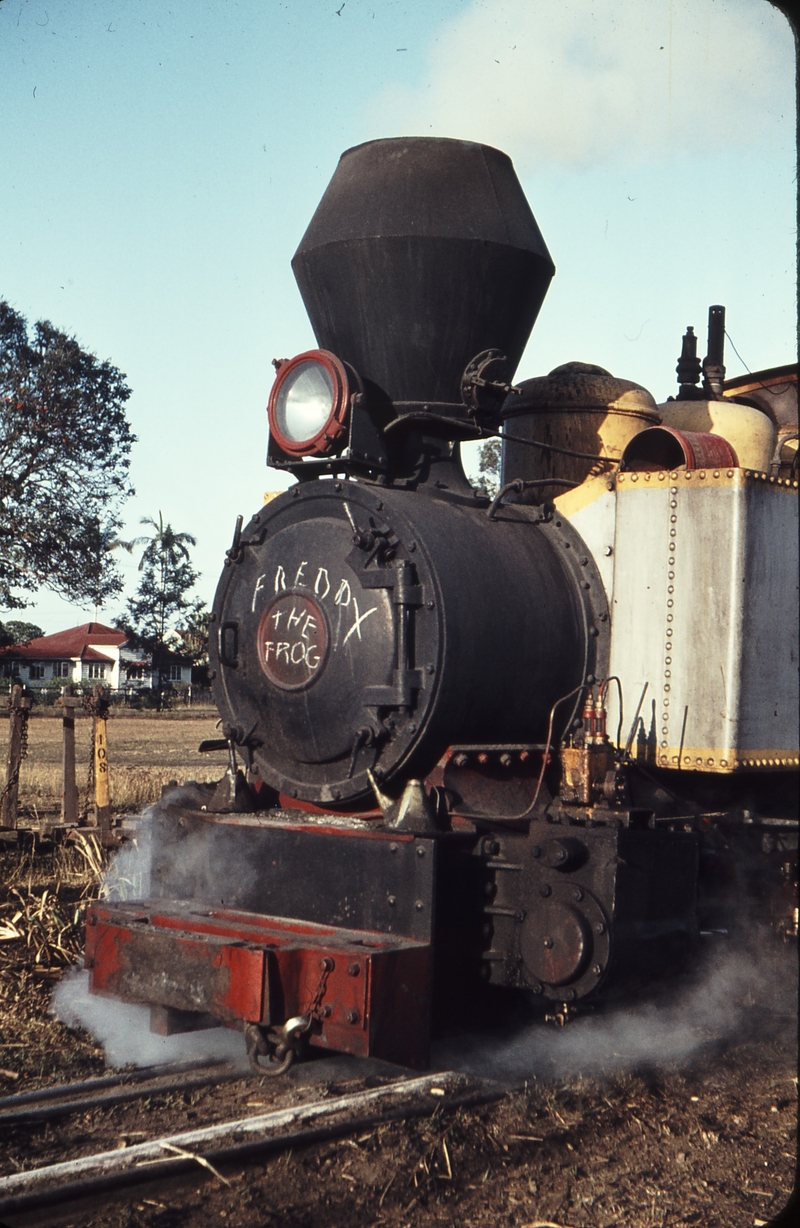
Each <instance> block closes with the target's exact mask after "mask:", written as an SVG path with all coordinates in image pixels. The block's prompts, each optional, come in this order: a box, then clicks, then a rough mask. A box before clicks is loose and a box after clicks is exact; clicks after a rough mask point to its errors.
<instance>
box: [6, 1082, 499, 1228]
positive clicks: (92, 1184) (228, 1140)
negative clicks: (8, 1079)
mask: <svg viewBox="0 0 800 1228" xmlns="http://www.w3.org/2000/svg"><path fill="white" fill-rule="evenodd" d="M510 1090H511V1087H510V1085H508V1084H501V1083H498V1082H494V1081H492V1080H488V1079H481V1078H475V1077H472V1076H468V1075H462V1074H456V1073H453V1072H452V1071H448V1072H445V1073H439V1074H432V1075H430V1074H429V1075H423V1076H421V1077H411V1078H401V1079H399V1080H396V1081H394V1082H392V1083H388V1084H385V1085H383V1086H382V1087H378V1088H370V1089H368V1090H366V1091H361V1092H356V1093H353V1094H350V1095H347V1096H340V1097H337V1098H336V1099H328V1100H322V1101H313V1102H309V1103H306V1104H300V1105H295V1106H293V1107H291V1108H284V1109H277V1110H273V1111H272V1112H269V1113H263V1114H258V1115H256V1116H251V1117H242V1118H238V1119H236V1120H234V1121H226V1122H219V1123H216V1124H215V1125H212V1126H203V1127H198V1128H196V1129H193V1130H188V1131H183V1132H181V1133H178V1134H172V1135H167V1136H164V1137H163V1138H158V1139H153V1140H151V1141H149V1142H146V1143H137V1144H135V1145H134V1146H132V1147H126V1148H125V1149H124V1150H115V1151H105V1152H99V1153H97V1154H95V1155H90V1156H82V1157H80V1158H79V1159H75V1160H66V1161H62V1162H60V1163H58V1164H48V1165H45V1166H44V1167H42V1168H36V1169H31V1170H29V1171H24V1172H19V1173H13V1174H11V1175H10V1176H7V1177H3V1178H0V1215H9V1214H12V1213H15V1212H16V1213H20V1212H24V1211H29V1210H34V1209H36V1208H39V1207H44V1206H47V1205H49V1204H51V1203H53V1202H55V1201H57V1202H59V1203H63V1202H65V1201H67V1200H75V1199H78V1198H82V1197H90V1196H92V1195H97V1194H99V1193H102V1192H104V1191H109V1190H113V1189H114V1188H117V1187H120V1186H126V1185H132V1184H138V1183H140V1182H143V1181H152V1180H160V1179H164V1178H166V1177H172V1176H174V1175H176V1174H179V1173H182V1172H185V1171H186V1170H187V1169H191V1168H192V1166H194V1165H195V1164H202V1163H203V1162H204V1161H205V1162H206V1163H213V1164H219V1163H225V1162H231V1161H243V1160H248V1159H250V1158H252V1157H254V1156H255V1155H257V1154H259V1153H261V1152H264V1151H270V1150H273V1151H274V1150H280V1149H285V1148H289V1147H294V1146H298V1145H308V1144H311V1143H314V1142H320V1141H322V1140H324V1139H328V1138H333V1137H335V1136H337V1135H342V1134H347V1133H350V1132H352V1131H355V1130H361V1129H363V1128H364V1127H366V1126H371V1125H377V1124H380V1123H385V1122H389V1121H393V1120H398V1119H408V1118H412V1117H419V1116H423V1115H424V1114H426V1113H430V1112H433V1111H435V1110H436V1109H437V1108H442V1109H452V1108H457V1107H461V1106H463V1105H472V1104H479V1103H486V1102H488V1101H491V1100H498V1099H500V1098H501V1097H502V1096H504V1095H506V1094H507V1092H509V1091H510Z"/></svg>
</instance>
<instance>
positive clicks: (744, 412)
mask: <svg viewBox="0 0 800 1228" xmlns="http://www.w3.org/2000/svg"><path fill="white" fill-rule="evenodd" d="M658 412H659V413H660V414H661V418H662V425H663V426H671V427H672V428H673V429H674V430H676V431H705V432H707V433H708V434H711V435H721V436H722V438H723V439H727V441H728V443H729V444H730V445H731V447H733V448H735V450H736V455H737V457H738V458H739V465H740V466H741V468H742V469H758V470H766V471H767V472H768V471H769V467H770V464H771V462H772V457H773V454H774V452H775V442H776V432H775V424H774V423H773V422H770V420H769V418H768V417H767V415H766V414H763V413H762V412H761V410H760V409H756V408H755V406H753V405H740V404H738V402H736V401H729V400H724V401H667V402H666V403H665V404H664V405H659V406H658Z"/></svg>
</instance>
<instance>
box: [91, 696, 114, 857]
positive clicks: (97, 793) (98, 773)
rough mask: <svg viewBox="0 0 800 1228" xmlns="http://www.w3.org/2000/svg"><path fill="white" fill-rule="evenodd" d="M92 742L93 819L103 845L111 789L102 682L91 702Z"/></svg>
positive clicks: (109, 820)
mask: <svg viewBox="0 0 800 1228" xmlns="http://www.w3.org/2000/svg"><path fill="white" fill-rule="evenodd" d="M92 711H93V714H94V716H93V721H92V743H93V746H94V821H95V823H96V824H97V826H98V827H99V828H100V839H101V843H102V844H103V845H106V844H107V843H108V840H109V835H110V830H111V791H110V781H109V775H108V692H107V691H106V688H105V687H104V686H102V684H100V683H98V684H97V686H96V687H95V688H94V698H93V703H92Z"/></svg>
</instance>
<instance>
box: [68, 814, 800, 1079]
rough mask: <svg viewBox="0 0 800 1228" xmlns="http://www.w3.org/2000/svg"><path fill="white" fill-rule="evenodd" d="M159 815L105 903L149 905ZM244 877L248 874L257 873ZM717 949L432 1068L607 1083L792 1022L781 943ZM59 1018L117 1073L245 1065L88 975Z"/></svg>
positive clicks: (227, 1036)
mask: <svg viewBox="0 0 800 1228" xmlns="http://www.w3.org/2000/svg"><path fill="white" fill-rule="evenodd" d="M181 798H182V795H181V791H180V790H177V791H175V792H173V793H172V794H171V795H170V796H169V798H168V801H170V802H177V803H180V801H181ZM187 800H188V799H187ZM154 811H155V807H151V808H150V809H149V810H148V811H145V813H144V815H143V817H142V819H141V821H140V823H139V826H138V829H137V832H136V836H135V839H134V840H133V841H131V843H130V844H128V845H126V846H124V847H123V848H122V849H120V850H119V851H118V852H117V854H116V856H115V857H114V859H113V861H112V862H111V865H110V866H109V868H108V871H107V873H106V875H105V878H104V881H103V885H102V888H101V896H102V898H104V899H108V900H131V899H146V898H147V896H148V894H149V890H150V868H151V860H152V819H153V814H154ZM207 843H208V842H207V840H204V839H203V838H202V837H198V838H197V839H196V840H191V839H188V840H185V841H183V842H182V844H181V846H180V853H179V856H180V864H181V869H182V870H183V871H187V872H189V873H191V869H192V866H193V865H196V866H198V867H199V868H202V863H203V861H204V860H207V858H208V848H207ZM229 869H230V867H229ZM239 870H241V874H242V875H245V874H246V873H251V872H252V867H247V868H246V867H240V868H238V867H237V873H239ZM234 878H235V875H234ZM762 939H763V936H762ZM710 941H711V948H710V949H709V950H708V951H707V952H706V954H705V959H704V961H703V962H702V963H700V964H699V965H698V966H697V968H696V969H695V971H694V973H693V974H692V975H691V977H690V978H686V979H683V980H681V979H675V980H673V981H671V982H665V983H663V984H661V985H659V986H658V987H657V989H656V990H655V991H654V992H653V993H651V994H649V995H648V996H646V997H645V998H644V999H639V1000H638V1001H634V1000H632V998H631V999H628V1000H626V1001H625V1002H624V1003H620V1004H615V1005H612V1006H601V1008H600V1009H599V1010H598V1011H597V1013H587V1014H585V1015H580V1014H579V1015H578V1017H577V1018H575V1019H573V1020H572V1021H571V1022H570V1023H569V1025H568V1026H567V1027H565V1028H556V1027H554V1026H551V1025H548V1024H546V1023H544V1022H543V1021H542V1020H541V1018H540V1017H538V1016H537V1017H536V1018H535V1019H533V1018H532V1019H531V1021H530V1022H525V1023H524V1024H521V1025H519V1026H517V1028H516V1030H514V1031H511V1030H509V1031H508V1032H506V1033H504V1034H503V1035H502V1036H501V1037H498V1036H497V1035H493V1036H489V1035H486V1034H480V1035H466V1036H460V1037H457V1038H454V1039H449V1040H446V1041H442V1042H440V1043H438V1044H437V1045H436V1046H435V1047H434V1059H435V1064H436V1066H438V1067H439V1068H440V1069H444V1068H450V1069H457V1070H464V1071H468V1072H471V1073H475V1074H482V1075H488V1076H492V1077H496V1078H503V1079H511V1080H515V1081H518V1080H520V1079H529V1078H540V1079H545V1080H546V1079H552V1078H557V1079H563V1078H569V1077H572V1076H576V1075H589V1076H591V1075H609V1074H613V1073H615V1072H620V1071H623V1070H634V1069H636V1068H637V1067H639V1066H642V1065H647V1066H651V1067H659V1068H664V1067H668V1066H671V1065H675V1064H678V1063H682V1062H686V1061H688V1060H689V1059H691V1058H692V1056H693V1055H695V1054H697V1053H698V1052H700V1051H701V1050H702V1049H703V1048H704V1047H705V1046H708V1045H710V1044H713V1043H714V1042H719V1041H724V1040H725V1039H726V1038H729V1037H734V1036H736V1035H740V1034H741V1033H742V1030H743V1025H744V1024H745V1022H746V1018H747V1013H748V1009H749V1008H751V1007H752V1006H753V1005H755V1004H757V1005H758V1008H759V1012H760V1015H761V1017H762V1018H764V1017H775V1016H780V1015H784V1016H786V1017H789V1018H794V1017H796V1011H797V968H796V963H795V961H793V960H792V959H791V957H790V956H789V955H788V952H786V951H784V950H781V949H777V948H776V946H775V940H774V939H773V938H766V939H763V940H762V941H759V937H758V935H757V934H756V936H755V937H754V939H753V941H752V942H751V944H750V945H744V946H743V945H738V946H734V945H733V944H732V943H729V942H728V941H727V940H721V941H719V940H716V939H714V938H712V939H711V940H710ZM51 1011H52V1012H53V1014H54V1015H55V1016H56V1017H57V1018H58V1019H59V1020H61V1022H62V1023H65V1024H67V1025H70V1026H76V1025H79V1026H80V1027H83V1028H85V1029H86V1030H87V1031H88V1032H89V1033H90V1034H91V1035H92V1036H94V1037H95V1038H96V1039H97V1040H98V1041H99V1043H100V1044H102V1046H103V1048H104V1050H105V1054H106V1059H107V1061H108V1062H109V1064H110V1065H113V1066H124V1065H127V1064H134V1065H137V1066H143V1065H147V1066H149V1065H159V1064H161V1063H165V1062H172V1061H184V1060H190V1059H193V1058H203V1057H219V1058H225V1059H230V1060H244V1057H245V1044H244V1037H243V1035H242V1034H241V1033H240V1032H237V1031H233V1030H231V1029H228V1028H214V1029H209V1030H207V1031H200V1032H188V1033H181V1034H178V1035H175V1036H157V1035H154V1034H153V1033H151V1032H150V1015H149V1010H148V1008H147V1007H144V1006H133V1005H130V1004H127V1003H123V1002H119V1001H116V1000H114V999H110V998H103V997H99V996H97V995H93V994H90V993H89V974H88V972H84V971H83V970H79V969H73V970H72V971H71V972H70V973H69V974H68V975H67V976H66V977H65V978H64V979H63V980H62V981H61V982H60V984H59V985H58V986H57V987H56V989H55V991H54V993H53V998H52V1003H51ZM765 1013H766V1014H765Z"/></svg>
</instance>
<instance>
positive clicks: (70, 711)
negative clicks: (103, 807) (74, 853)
mask: <svg viewBox="0 0 800 1228" xmlns="http://www.w3.org/2000/svg"><path fill="white" fill-rule="evenodd" d="M58 702H59V703H60V704H61V706H62V708H63V709H64V715H63V717H62V718H61V719H62V724H63V731H64V750H63V757H62V764H63V769H64V782H63V787H62V793H61V822H62V823H65V824H68V825H70V826H76V825H77V822H78V786H77V783H76V781H75V709H76V708H80V706H81V704H82V702H83V701H82V700H80V699H78V698H77V696H75V695H73V694H72V687H70V686H65V687H62V688H61V698H60V699H59V701H58Z"/></svg>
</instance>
